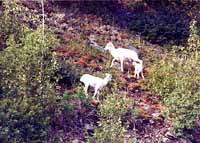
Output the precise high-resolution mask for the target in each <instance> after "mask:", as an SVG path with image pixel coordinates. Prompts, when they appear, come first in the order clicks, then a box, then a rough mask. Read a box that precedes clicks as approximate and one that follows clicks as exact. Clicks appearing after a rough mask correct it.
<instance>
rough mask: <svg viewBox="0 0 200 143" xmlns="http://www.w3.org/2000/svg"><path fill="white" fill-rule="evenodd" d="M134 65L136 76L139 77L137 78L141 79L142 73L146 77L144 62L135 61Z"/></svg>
mask: <svg viewBox="0 0 200 143" xmlns="http://www.w3.org/2000/svg"><path fill="white" fill-rule="evenodd" d="M133 65H134V66H135V71H134V77H137V79H139V77H140V73H141V76H142V79H144V75H143V62H140V63H137V62H135V61H133Z"/></svg>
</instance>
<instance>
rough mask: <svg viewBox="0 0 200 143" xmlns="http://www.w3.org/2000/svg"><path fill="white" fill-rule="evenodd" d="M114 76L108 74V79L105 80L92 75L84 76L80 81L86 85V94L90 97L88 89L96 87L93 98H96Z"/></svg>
mask: <svg viewBox="0 0 200 143" xmlns="http://www.w3.org/2000/svg"><path fill="white" fill-rule="evenodd" d="M111 78H112V75H111V74H108V73H106V77H105V78H104V79H102V78H99V77H95V76H93V75H90V74H84V75H82V76H81V78H80V81H81V82H83V83H84V85H85V88H84V91H85V94H86V95H88V93H87V90H88V87H89V86H91V87H94V90H95V91H94V94H93V97H95V96H96V95H97V94H99V90H101V89H102V88H103V87H104V86H106V85H107V84H108V82H109V81H110V80H111Z"/></svg>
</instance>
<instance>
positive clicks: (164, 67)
mask: <svg viewBox="0 0 200 143" xmlns="http://www.w3.org/2000/svg"><path fill="white" fill-rule="evenodd" d="M195 23H196V21H194V20H193V21H192V22H191V26H190V33H191V34H190V37H189V39H188V46H187V47H183V48H182V51H179V53H178V54H179V56H177V54H174V53H172V54H168V55H167V56H166V58H165V59H162V60H160V61H158V62H157V63H155V64H154V65H153V66H152V73H151V74H150V75H149V77H148V80H147V81H146V86H147V89H149V90H151V91H154V92H155V93H156V94H159V95H161V96H162V99H163V102H164V104H165V105H166V106H167V107H168V108H167V111H166V115H167V117H168V118H171V119H172V120H173V126H174V130H175V131H176V133H178V134H179V135H180V133H182V131H183V129H191V128H193V127H194V126H195V125H196V121H197V119H198V118H199V115H200V113H199V109H200V106H199V101H200V98H199V91H200V89H199V87H200V85H199V82H198V80H199V78H200V74H199V73H200V72H199V70H200V68H199V60H200V59H199V44H197V43H199V41H200V38H199V36H198V35H197V31H196V25H195Z"/></svg>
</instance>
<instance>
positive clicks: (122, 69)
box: [121, 59, 124, 72]
mask: <svg viewBox="0 0 200 143" xmlns="http://www.w3.org/2000/svg"><path fill="white" fill-rule="evenodd" d="M123 61H124V59H121V71H122V72H124V68H123Z"/></svg>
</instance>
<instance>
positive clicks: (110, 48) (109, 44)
mask: <svg viewBox="0 0 200 143" xmlns="http://www.w3.org/2000/svg"><path fill="white" fill-rule="evenodd" d="M114 48H115V46H114V45H113V43H112V42H108V43H107V44H106V46H105V50H112V49H114Z"/></svg>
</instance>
